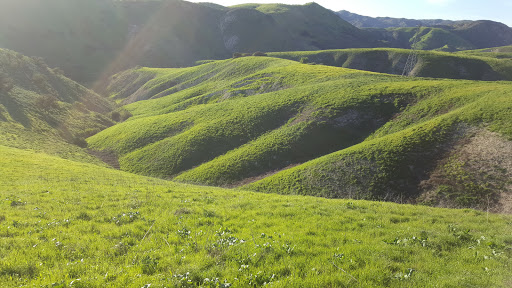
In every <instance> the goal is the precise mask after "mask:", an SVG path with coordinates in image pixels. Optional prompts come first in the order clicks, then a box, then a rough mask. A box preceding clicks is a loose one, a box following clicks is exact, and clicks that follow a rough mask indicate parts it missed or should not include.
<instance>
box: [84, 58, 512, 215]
mask: <svg viewBox="0 0 512 288" xmlns="http://www.w3.org/2000/svg"><path fill="white" fill-rule="evenodd" d="M510 85H511V84H510V83H508V82H501V83H500V82H475V81H461V80H446V79H440V80H434V79H421V78H419V79H411V78H404V77H397V76H391V75H385V74H376V73H370V72H362V71H357V70H350V69H343V68H337V67H328V66H320V65H307V64H300V63H298V62H294V61H289V60H282V59H275V58H269V57H244V58H239V59H231V60H223V61H215V62H210V63H207V64H204V65H200V66H196V67H190V68H183V69H154V68H140V69H134V70H129V71H126V72H123V73H121V74H119V75H116V76H115V77H114V78H113V82H112V83H111V86H110V93H111V95H112V96H111V97H113V99H116V101H118V102H121V103H124V104H128V105H125V106H124V109H127V110H128V111H130V112H131V113H132V114H133V115H134V116H133V117H132V118H130V119H129V120H128V121H126V122H124V123H121V124H118V125H116V126H113V127H111V128H108V129H106V130H104V131H102V132H100V133H98V134H96V135H94V136H92V137H91V138H89V139H88V142H89V145H90V146H91V147H93V148H95V149H109V150H113V151H115V152H116V153H118V155H119V161H120V163H121V169H123V170H126V171H129V172H133V173H139V174H144V175H151V176H158V177H163V178H174V179H175V180H176V181H182V182H189V183H196V184H207V185H216V186H240V185H245V184H249V183H250V184H249V185H248V186H245V187H247V188H248V189H251V190H258V191H262V192H275V193H284V194H303V195H306V194H307V195H315V196H323V197H336V198H337V197H342V198H347V197H348V198H363V199H374V200H377V199H378V200H388V201H395V202H425V203H427V202H428V203H430V204H432V205H443V206H450V207H451V206H454V207H475V208H481V209H482V208H483V207H482V205H484V204H485V205H490V206H491V208H492V209H495V210H496V211H505V210H506V211H508V209H510V202H509V200H508V197H509V196H508V195H510V183H508V182H507V181H508V180H506V179H510V175H509V174H508V173H510V172H509V171H510V170H508V168H507V167H509V166H508V165H509V163H507V162H506V161H505V162H498V163H497V164H493V162H492V161H493V160H491V159H494V158H489V159H488V161H487V160H482V159H481V158H482V157H481V153H484V152H479V153H480V154H478V153H477V155H476V156H475V155H472V156H471V157H473V156H474V157H473V158H471V157H469V156H468V157H469V158H467V159H466V158H458V157H459V156H460V155H459V154H460V153H459V151H465V150H467V149H470V148H468V147H466V146H464V143H466V142H468V143H471V141H473V140H474V139H479V138H478V137H481V136H482V135H486V134H485V133H491V132H489V131H492V132H493V133H498V134H492V135H493V137H492V139H493V140H495V141H494V142H493V143H495V144H496V147H495V148H496V149H497V150H496V151H498V152H496V153H509V152H507V151H510V150H509V147H510V136H511V135H512V134H511V131H512V130H511V129H512V128H511V127H510V121H509V120H508V119H510V117H511V116H512V115H511V114H510V113H511V112H510V111H511V110H510V107H511V102H510V101H511V98H510V91H512V90H511V89H510V88H511V86H510ZM130 103H131V104H130ZM472 139H473V140H472ZM490 139H491V138H490ZM475 141H476V140H475ZM468 145H470V144H468ZM479 155H480V156H479ZM482 155H483V154H482ZM460 157H462V156H460ZM461 159H462V160H461ZM505 159H511V158H507V157H505ZM310 160H311V161H310ZM308 161H310V162H308ZM471 161H476V162H479V161H480V162H481V163H480V162H479V163H480V165H481V166H482V167H484V166H485V167H487V168H488V169H489V171H488V174H489V175H493V176H492V177H494V178H493V179H495V184H493V186H492V187H488V186H486V184H485V181H484V180H483V179H481V178H480V176H479V175H478V171H476V170H474V169H473V168H472V167H473V166H471V165H469V164H468V166H465V165H466V163H470V162H471ZM476 162H475V163H476ZM471 163H472V162H471ZM447 165H448V166H447ZM450 165H459V166H460V167H459V166H457V167H458V168H457V169H455V168H453V169H454V170H450V169H448V168H446V167H451V166H450ZM461 165H462V166H461ZM445 166H446V167H445ZM487 168H486V169H487ZM281 170H282V171H281ZM341 171H345V172H344V173H342V172H341ZM276 172H278V173H276ZM436 175H437V176H436ZM463 175H467V177H469V178H468V179H472V180H471V181H469V183H470V184H467V185H473V186H471V187H473V188H474V189H473V188H472V189H466V190H465V189H464V187H460V185H462V184H461V183H459V182H458V181H457V180H456V179H458V178H457V177H459V176H460V177H462V176H463ZM434 176H435V177H437V178H440V179H442V180H439V179H437V180H436V181H434V180H435V179H433V178H434ZM450 177H455V178H454V179H455V180H454V179H452V178H450ZM260 179H261V180H260ZM256 180H259V181H256ZM452 180H453V181H452ZM254 181H256V182H254ZM252 182H254V183H252ZM428 183H430V184H431V185H430V186H429V185H427V184H428ZM493 183H494V182H493ZM464 185H466V184H464ZM431 194H432V195H433V196H432V195H431ZM427 195H430V196H429V197H427ZM482 197H484V198H485V197H488V198H489V201H488V202H486V203H483V202H482V199H483V198H482Z"/></svg>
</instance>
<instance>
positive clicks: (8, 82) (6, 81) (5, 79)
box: [0, 72, 14, 93]
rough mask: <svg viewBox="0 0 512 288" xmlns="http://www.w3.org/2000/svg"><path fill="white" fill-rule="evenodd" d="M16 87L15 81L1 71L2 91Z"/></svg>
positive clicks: (0, 86)
mask: <svg viewBox="0 0 512 288" xmlns="http://www.w3.org/2000/svg"><path fill="white" fill-rule="evenodd" d="M12 88H14V81H13V80H12V79H11V78H10V77H9V76H8V75H7V74H6V73H3V72H0V92H6V93H7V92H9V91H11V90H12Z"/></svg>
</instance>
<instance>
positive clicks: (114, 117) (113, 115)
mask: <svg viewBox="0 0 512 288" xmlns="http://www.w3.org/2000/svg"><path fill="white" fill-rule="evenodd" d="M110 119H112V120H113V121H116V122H119V121H120V120H121V113H119V112H117V111H113V112H112V113H110Z"/></svg>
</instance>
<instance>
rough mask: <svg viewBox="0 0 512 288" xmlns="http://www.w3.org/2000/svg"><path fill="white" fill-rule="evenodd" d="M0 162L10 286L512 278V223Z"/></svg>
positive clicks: (360, 283)
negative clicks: (0, 163) (511, 236)
mask: <svg viewBox="0 0 512 288" xmlns="http://www.w3.org/2000/svg"><path fill="white" fill-rule="evenodd" d="M0 158H1V159H2V165H0V175H2V181H1V182H0V197H1V199H2V200H1V201H0V207H1V211H2V212H0V244H1V245H0V247H1V248H0V282H1V283H2V286H4V287H19V286H20V285H27V286H42V287H56V286H62V287H65V286H81V287H105V286H116V287H119V286H130V287H143V286H145V285H146V286H150V285H151V287H153V286H155V287H159V286H169V285H172V286H178V287H191V286H203V287H226V286H229V285H228V283H229V284H231V286H234V287H249V286H251V287H252V286H261V285H263V284H264V283H267V284H271V285H272V286H274V287H290V286H293V287H311V286H335V287H368V286H372V287H403V286H414V287H428V286H435V285H439V286H460V285H468V286H469V285H471V286H485V287H503V286H508V285H509V284H510V283H511V282H510V281H511V280H512V279H511V278H510V273H509V271H510V269H511V267H510V265H511V259H512V254H511V253H510V251H511V248H512V246H511V245H512V239H511V238H510V232H511V229H512V226H511V223H512V219H511V218H510V216H505V215H493V214H490V215H486V214H485V213H482V212H478V211H474V210H448V209H435V208H429V207H422V206H410V205H397V204H391V203H379V202H368V201H357V200H327V199H320V198H312V197H301V196H280V195H268V194H260V193H252V192H247V191H243V192H241V191H233V190H224V189H219V188H209V187H198V186H191V185H183V184H175V183H172V182H167V181H163V180H158V179H153V178H146V177H142V176H136V175H132V174H128V173H124V172H119V171H115V170H111V169H106V168H100V167H98V166H95V165H91V164H84V163H77V162H72V161H68V160H63V159H59V158H55V157H51V156H48V155H44V154H37V153H34V152H30V151H22V150H18V149H15V148H8V147H4V146H0ZM223 285H225V286H223Z"/></svg>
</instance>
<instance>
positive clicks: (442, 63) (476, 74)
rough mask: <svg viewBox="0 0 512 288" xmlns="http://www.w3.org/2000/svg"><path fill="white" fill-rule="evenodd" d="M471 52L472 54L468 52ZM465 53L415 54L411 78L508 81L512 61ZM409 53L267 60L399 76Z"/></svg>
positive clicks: (332, 53)
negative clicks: (307, 63) (416, 55)
mask: <svg viewBox="0 0 512 288" xmlns="http://www.w3.org/2000/svg"><path fill="white" fill-rule="evenodd" d="M471 51H473V50H471ZM471 51H465V52H460V53H448V52H436V51H419V52H418V62H417V63H416V65H415V67H414V69H413V70H412V76H417V77H432V78H451V79H468V80H487V81H489V80H491V81H493V80H508V81H510V80H512V61H511V60H510V59H507V58H506V57H505V55H502V54H503V53H500V54H493V53H487V54H486V53H481V52H477V51H479V50H476V51H475V52H471ZM410 53H411V51H410V50H403V49H389V48H374V49H343V50H325V51H300V52H274V53H268V55H269V56H271V57H277V58H283V59H289V60H295V61H300V60H301V59H303V58H307V59H308V61H309V62H312V63H317V64H323V65H330V66H336V67H344V68H352V69H358V70H366V71H372V72H380V73H388V74H398V75H402V73H403V70H404V67H405V64H406V62H407V57H409V54H410Z"/></svg>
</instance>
